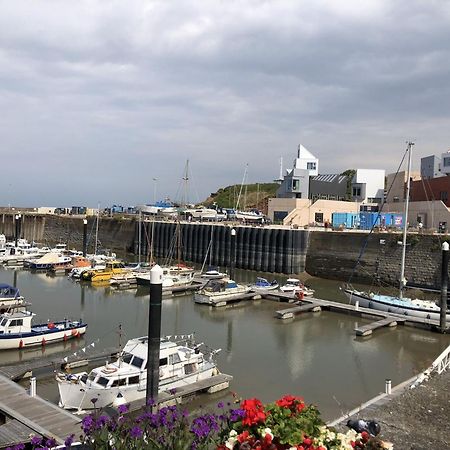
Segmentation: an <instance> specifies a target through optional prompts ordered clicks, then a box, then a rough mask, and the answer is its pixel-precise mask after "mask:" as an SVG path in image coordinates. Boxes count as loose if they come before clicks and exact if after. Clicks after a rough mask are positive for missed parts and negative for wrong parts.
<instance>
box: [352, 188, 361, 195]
mask: <svg viewBox="0 0 450 450" xmlns="http://www.w3.org/2000/svg"><path fill="white" fill-rule="evenodd" d="M353 197H361V188H360V187H354V188H353Z"/></svg>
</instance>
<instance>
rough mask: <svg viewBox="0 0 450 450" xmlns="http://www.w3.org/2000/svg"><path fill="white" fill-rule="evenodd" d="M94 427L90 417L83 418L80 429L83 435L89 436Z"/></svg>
mask: <svg viewBox="0 0 450 450" xmlns="http://www.w3.org/2000/svg"><path fill="white" fill-rule="evenodd" d="M94 425H95V423H94V418H93V417H92V416H91V415H89V416H86V417H83V420H82V421H81V428H82V430H83V432H84V434H90V433H91V432H92V430H93V428H94Z"/></svg>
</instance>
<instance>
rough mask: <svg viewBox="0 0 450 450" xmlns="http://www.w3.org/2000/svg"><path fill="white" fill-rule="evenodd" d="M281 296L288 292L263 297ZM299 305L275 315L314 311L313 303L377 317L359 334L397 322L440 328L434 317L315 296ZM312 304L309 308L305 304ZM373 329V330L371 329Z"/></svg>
mask: <svg viewBox="0 0 450 450" xmlns="http://www.w3.org/2000/svg"><path fill="white" fill-rule="evenodd" d="M275 295H276V296H280V297H283V298H285V296H286V294H283V293H275V292H273V291H271V292H270V296H269V297H268V296H267V294H266V293H263V294H262V296H263V298H270V297H271V296H275ZM297 303H298V305H297V306H294V307H292V308H288V309H283V310H279V311H276V313H275V317H277V318H279V319H288V318H292V317H294V316H295V315H297V314H301V313H302V312H308V311H312V305H315V306H320V307H321V309H322V310H324V311H333V312H339V313H345V314H349V315H354V316H358V317H362V318H366V319H376V320H375V321H374V322H373V323H371V324H368V325H364V326H361V327H358V328H357V329H355V332H356V334H357V335H358V336H368V335H370V334H371V332H373V331H374V330H376V329H379V328H382V327H385V326H395V325H397V324H403V325H405V326H411V327H418V328H424V329H431V330H438V329H439V321H437V320H432V319H424V318H420V317H413V316H405V315H401V314H395V313H387V312H384V311H378V310H376V309H370V308H363V307H361V306H358V307H356V306H355V305H350V304H347V303H340V302H333V301H330V300H322V299H319V298H315V297H307V298H305V299H304V300H302V301H298V302H297ZM308 304H309V305H311V306H310V308H308V307H307V306H305V305H308ZM369 330H371V331H369ZM447 330H450V326H447Z"/></svg>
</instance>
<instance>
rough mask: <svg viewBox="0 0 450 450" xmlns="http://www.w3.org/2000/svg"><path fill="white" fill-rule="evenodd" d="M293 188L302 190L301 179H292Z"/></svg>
mask: <svg viewBox="0 0 450 450" xmlns="http://www.w3.org/2000/svg"><path fill="white" fill-rule="evenodd" d="M292 190H293V191H299V190H300V180H292Z"/></svg>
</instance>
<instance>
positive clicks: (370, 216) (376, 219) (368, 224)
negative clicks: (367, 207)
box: [359, 212, 381, 230]
mask: <svg viewBox="0 0 450 450" xmlns="http://www.w3.org/2000/svg"><path fill="white" fill-rule="evenodd" d="M380 219H381V217H380V215H379V214H378V213H377V212H360V213H359V228H360V229H361V230H371V229H372V228H373V227H374V226H379V225H380Z"/></svg>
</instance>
